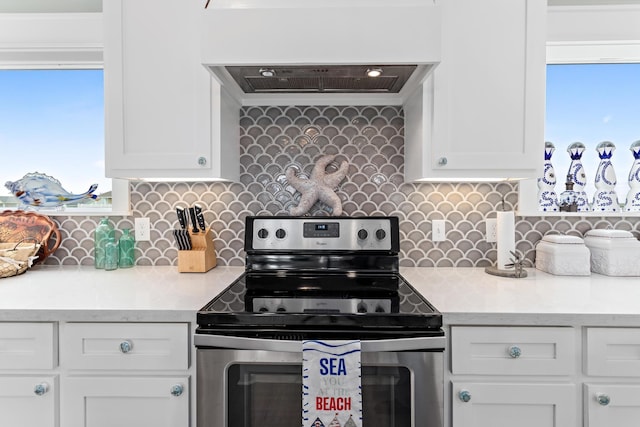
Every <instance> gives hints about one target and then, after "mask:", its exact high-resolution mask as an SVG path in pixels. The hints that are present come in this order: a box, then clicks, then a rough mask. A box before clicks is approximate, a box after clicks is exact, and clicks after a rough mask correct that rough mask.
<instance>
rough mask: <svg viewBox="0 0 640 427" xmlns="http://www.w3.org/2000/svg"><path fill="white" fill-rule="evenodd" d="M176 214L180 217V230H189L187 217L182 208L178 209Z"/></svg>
mask: <svg viewBox="0 0 640 427" xmlns="http://www.w3.org/2000/svg"><path fill="white" fill-rule="evenodd" d="M176 214H177V215H178V222H179V223H180V228H182V229H183V230H184V229H186V228H187V215H186V214H185V212H184V209H182V208H176Z"/></svg>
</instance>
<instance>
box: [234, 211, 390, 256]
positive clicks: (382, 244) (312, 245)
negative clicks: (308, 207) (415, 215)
mask: <svg viewBox="0 0 640 427" xmlns="http://www.w3.org/2000/svg"><path fill="white" fill-rule="evenodd" d="M246 233H247V236H245V247H246V248H250V249H253V250H281V251H291V250H321V251H325V250H326V251H360V250H366V251H397V250H398V247H397V246H398V240H399V237H398V236H399V230H398V218H397V217H317V218H314V217H277V216H274V217H248V218H247V228H246Z"/></svg>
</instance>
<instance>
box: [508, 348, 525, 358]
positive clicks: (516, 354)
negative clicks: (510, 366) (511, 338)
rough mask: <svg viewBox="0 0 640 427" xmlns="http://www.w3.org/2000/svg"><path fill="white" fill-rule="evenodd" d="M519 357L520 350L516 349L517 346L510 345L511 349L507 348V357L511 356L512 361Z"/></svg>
mask: <svg viewBox="0 0 640 427" xmlns="http://www.w3.org/2000/svg"><path fill="white" fill-rule="evenodd" d="M521 355H522V350H520V347H518V346H517V345H512V346H511V347H509V356H511V357H512V358H514V359H517V358H518V357H520V356H521Z"/></svg>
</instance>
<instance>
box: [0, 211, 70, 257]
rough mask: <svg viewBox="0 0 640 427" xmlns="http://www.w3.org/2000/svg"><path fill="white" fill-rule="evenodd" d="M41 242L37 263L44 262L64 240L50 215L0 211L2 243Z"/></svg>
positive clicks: (0, 237) (0, 239) (0, 241)
mask: <svg viewBox="0 0 640 427" xmlns="http://www.w3.org/2000/svg"><path fill="white" fill-rule="evenodd" d="M34 240H35V241H37V242H38V243H40V245H41V246H40V250H39V251H38V259H37V260H36V261H35V262H36V263H40V262H43V261H44V260H45V259H46V258H47V257H48V256H49V255H51V254H52V253H54V252H55V250H56V249H58V247H59V246H60V243H61V242H62V239H61V235H60V230H58V226H57V225H56V223H55V222H53V221H52V220H51V218H49V217H48V216H45V215H40V214H38V213H36V212H25V211H11V210H6V211H3V212H0V243H18V242H23V241H24V242H32V243H33V242H34Z"/></svg>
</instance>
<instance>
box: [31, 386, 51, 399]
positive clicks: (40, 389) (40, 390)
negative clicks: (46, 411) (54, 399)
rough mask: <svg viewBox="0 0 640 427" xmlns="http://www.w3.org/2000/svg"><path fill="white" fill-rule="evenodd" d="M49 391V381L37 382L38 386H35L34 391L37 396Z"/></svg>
mask: <svg viewBox="0 0 640 427" xmlns="http://www.w3.org/2000/svg"><path fill="white" fill-rule="evenodd" d="M48 391H49V384H47V383H40V384H36V386H35V387H34V388H33V392H34V393H35V394H36V395H37V396H42V395H43V394H45V393H46V392H48Z"/></svg>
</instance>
